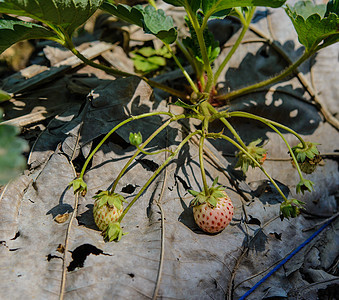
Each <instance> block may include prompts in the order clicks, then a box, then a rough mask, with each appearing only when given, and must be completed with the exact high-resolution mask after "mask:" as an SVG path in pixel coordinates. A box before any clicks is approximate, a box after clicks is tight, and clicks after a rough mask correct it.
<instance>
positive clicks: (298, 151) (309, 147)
mask: <svg viewBox="0 0 339 300" xmlns="http://www.w3.org/2000/svg"><path fill="white" fill-rule="evenodd" d="M305 144H306V147H305V148H304V147H303V145H302V143H299V144H298V145H297V146H295V147H292V151H293V154H294V155H295V158H296V159H297V162H298V164H299V167H300V170H301V171H302V172H304V173H306V174H311V173H313V172H314V171H315V169H316V168H317V166H318V165H319V164H320V163H322V162H323V160H322V158H321V156H320V154H319V151H318V149H317V145H319V144H317V143H311V142H306V143H305ZM293 164H294V162H293Z"/></svg>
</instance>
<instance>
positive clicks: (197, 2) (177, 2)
mask: <svg viewBox="0 0 339 300" xmlns="http://www.w3.org/2000/svg"><path fill="white" fill-rule="evenodd" d="M203 1H206V0H187V1H186V3H187V4H188V6H189V7H190V8H191V9H192V11H193V12H196V11H197V10H198V9H199V8H200V7H201V2H203ZM164 2H166V3H169V4H172V5H174V6H184V7H186V3H185V0H164Z"/></svg>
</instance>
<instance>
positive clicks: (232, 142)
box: [207, 133, 287, 201]
mask: <svg viewBox="0 0 339 300" xmlns="http://www.w3.org/2000/svg"><path fill="white" fill-rule="evenodd" d="M209 135H210V136H211V137H212V138H215V137H216V136H217V137H218V138H222V139H224V140H226V141H228V142H230V143H231V144H233V145H234V146H236V147H237V148H238V149H239V150H240V151H242V152H244V153H245V154H246V155H247V156H248V157H249V158H250V159H251V160H252V161H253V162H254V163H255V164H256V165H257V167H259V168H260V170H261V171H262V172H263V173H264V174H265V175H266V177H267V178H268V179H269V180H270V181H271V182H272V184H273V185H274V186H275V188H276V189H277V191H278V192H279V194H280V195H281V197H282V198H283V199H284V201H287V198H286V196H285V195H284V193H283V192H282V190H281V189H280V188H279V186H278V185H277V183H276V182H275V180H274V179H273V178H272V177H271V176H270V175H269V174H268V173H267V172H266V170H265V169H264V168H263V167H262V165H261V164H260V163H259V162H257V160H256V159H255V158H254V157H253V156H252V155H251V154H250V153H248V152H247V151H246V150H245V149H244V148H243V147H241V146H240V145H239V144H238V143H237V142H235V141H233V140H232V139H231V138H229V137H228V136H226V135H223V134H213V133H212V134H209ZM209 135H207V137H208V136H209Z"/></svg>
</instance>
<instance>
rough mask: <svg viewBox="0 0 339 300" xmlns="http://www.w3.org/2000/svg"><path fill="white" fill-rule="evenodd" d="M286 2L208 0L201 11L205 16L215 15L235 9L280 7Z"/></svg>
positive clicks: (280, 0) (203, 2)
mask: <svg viewBox="0 0 339 300" xmlns="http://www.w3.org/2000/svg"><path fill="white" fill-rule="evenodd" d="M285 2H286V0H208V1H202V5H201V9H202V11H203V13H204V14H205V15H214V14H216V13H218V12H220V11H222V10H226V9H230V8H233V7H245V6H267V7H273V8H276V7H280V6H282V5H283V4H284V3H285Z"/></svg>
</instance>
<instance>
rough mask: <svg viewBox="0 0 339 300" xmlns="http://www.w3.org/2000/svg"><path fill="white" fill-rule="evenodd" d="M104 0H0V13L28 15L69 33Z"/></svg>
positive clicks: (86, 18) (87, 17) (84, 20)
mask: <svg viewBox="0 0 339 300" xmlns="http://www.w3.org/2000/svg"><path fill="white" fill-rule="evenodd" d="M102 1H103V0H35V1H33V0H32V1H27V0H0V13H5V14H14V15H18V16H26V17H30V18H33V19H35V20H39V21H42V22H43V23H46V24H50V25H53V26H57V27H58V26H59V27H61V28H63V30H64V31H66V32H67V33H68V34H69V35H71V34H72V33H73V32H74V30H75V29H76V28H77V27H79V26H80V25H81V24H83V23H84V22H86V21H87V20H88V19H89V17H90V16H91V15H92V14H93V13H94V12H95V11H96V10H97V9H98V8H99V7H100V5H101V3H102Z"/></svg>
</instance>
